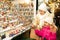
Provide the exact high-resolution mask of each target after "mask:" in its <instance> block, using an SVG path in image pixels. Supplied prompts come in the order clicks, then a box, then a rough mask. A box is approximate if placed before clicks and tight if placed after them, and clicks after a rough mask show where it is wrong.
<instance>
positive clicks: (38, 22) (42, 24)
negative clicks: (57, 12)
mask: <svg viewBox="0 0 60 40" xmlns="http://www.w3.org/2000/svg"><path fill="white" fill-rule="evenodd" d="M33 25H34V26H35V27H36V29H35V33H36V35H37V36H41V37H42V39H44V38H45V39H47V40H56V30H55V29H56V26H54V25H53V17H52V16H51V15H50V13H49V12H48V11H47V6H46V4H45V3H42V4H41V5H40V6H39V10H38V14H37V16H36V18H35V21H34V22H33ZM52 29H54V31H51V30H52Z"/></svg>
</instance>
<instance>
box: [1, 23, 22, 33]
mask: <svg viewBox="0 0 60 40" xmlns="http://www.w3.org/2000/svg"><path fill="white" fill-rule="evenodd" d="M22 25H23V24H22V23H21V24H19V25H17V26H16V27H14V28H10V27H8V28H6V29H4V30H2V31H0V33H3V32H6V31H9V30H12V29H15V28H17V27H19V26H22Z"/></svg>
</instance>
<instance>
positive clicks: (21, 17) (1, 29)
mask: <svg viewBox="0 0 60 40" xmlns="http://www.w3.org/2000/svg"><path fill="white" fill-rule="evenodd" d="M13 1H14V2H17V1H18V0H17V1H16V0H13ZM13 1H9V0H7V1H6V0H5V1H4V0H2V1H1V2H0V3H1V4H0V19H1V20H0V38H2V37H3V36H6V37H5V38H2V39H3V40H9V39H10V40H11V39H12V38H13V37H16V36H18V35H20V34H22V33H24V32H26V31H27V30H29V29H30V25H29V22H30V20H31V21H32V20H33V19H32V18H33V16H34V15H35V13H36V5H35V4H36V0H30V3H28V4H27V3H19V2H18V3H17V4H16V3H13ZM19 1H20V0H19ZM27 20H28V22H27ZM31 23H32V22H30V24H31ZM26 25H29V26H26ZM20 27H21V28H20ZM1 34H3V35H1ZM12 35H14V36H12ZM10 36H11V37H10ZM2 39H1V40H2Z"/></svg>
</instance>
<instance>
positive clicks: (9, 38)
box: [3, 26, 30, 40]
mask: <svg viewBox="0 0 60 40" xmlns="http://www.w3.org/2000/svg"><path fill="white" fill-rule="evenodd" d="M29 29H30V26H29V27H27V28H25V29H24V30H22V31H20V32H19V33H18V34H16V35H14V36H12V37H7V38H4V39H3V40H11V39H12V38H14V37H16V36H18V35H21V34H22V33H24V32H26V31H27V30H29Z"/></svg>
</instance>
